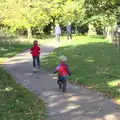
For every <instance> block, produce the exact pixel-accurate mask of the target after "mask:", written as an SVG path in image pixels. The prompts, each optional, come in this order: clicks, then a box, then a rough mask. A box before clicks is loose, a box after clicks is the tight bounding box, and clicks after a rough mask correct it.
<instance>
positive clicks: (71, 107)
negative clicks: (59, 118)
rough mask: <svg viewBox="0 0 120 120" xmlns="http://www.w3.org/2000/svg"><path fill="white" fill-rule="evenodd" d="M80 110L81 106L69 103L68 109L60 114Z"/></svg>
mask: <svg viewBox="0 0 120 120" xmlns="http://www.w3.org/2000/svg"><path fill="white" fill-rule="evenodd" d="M78 108H80V105H76V104H73V103H69V104H68V106H67V107H65V108H64V109H62V110H60V113H66V112H69V111H71V110H74V109H78Z"/></svg>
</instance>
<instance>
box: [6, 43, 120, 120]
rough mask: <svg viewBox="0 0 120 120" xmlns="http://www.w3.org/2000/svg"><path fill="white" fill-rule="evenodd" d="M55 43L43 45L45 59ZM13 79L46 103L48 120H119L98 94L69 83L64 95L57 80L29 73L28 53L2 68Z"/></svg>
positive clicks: (42, 73)
mask: <svg viewBox="0 0 120 120" xmlns="http://www.w3.org/2000/svg"><path fill="white" fill-rule="evenodd" d="M53 45H54V44H52V43H51V45H46V46H42V47H41V48H42V55H41V57H45V56H46V55H48V53H50V52H52V51H53V49H54V48H55V47H52V46H53ZM4 68H5V69H6V70H7V71H9V72H10V73H11V74H12V75H13V76H14V77H15V78H16V81H17V83H20V84H23V85H24V86H25V87H26V88H28V89H29V90H30V91H33V92H35V93H36V94H37V95H38V96H40V97H42V99H44V100H45V102H46V103H47V107H48V112H49V119H48V120H120V109H118V108H117V107H116V105H115V104H114V103H113V102H112V101H111V100H109V99H107V98H104V97H103V96H102V94H101V93H98V92H95V91H91V90H88V89H86V88H84V87H79V86H75V85H72V84H70V83H68V87H67V88H68V91H67V93H62V92H61V91H60V90H59V89H58V86H57V84H56V78H55V77H54V76H53V75H51V74H49V73H46V72H45V71H43V70H40V71H39V72H37V73H36V74H34V73H32V72H31V70H32V59H31V55H30V54H29V51H26V52H24V53H22V54H19V55H17V56H16V57H14V58H11V59H9V61H7V62H6V63H5V65H4Z"/></svg>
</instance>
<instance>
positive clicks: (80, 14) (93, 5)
mask: <svg viewBox="0 0 120 120" xmlns="http://www.w3.org/2000/svg"><path fill="white" fill-rule="evenodd" d="M119 5H120V2H119V0H99V1H97V0H51V1H50V0H11V1H10V0H1V1H0V14H1V16H0V23H3V24H4V25H7V26H10V27H11V28H12V31H13V32H14V31H16V30H17V29H28V28H29V29H31V28H37V29H38V30H39V32H42V31H43V29H44V27H45V26H46V25H48V24H50V25H51V27H54V25H55V24H56V23H60V24H61V25H66V24H67V23H68V22H69V21H71V22H73V23H76V24H79V25H86V24H88V23H94V25H95V27H98V26H100V27H101V26H110V25H111V26H113V24H114V23H115V22H116V21H117V19H118V18H119V16H120V15H119V14H120V13H119V12H120V7H119Z"/></svg>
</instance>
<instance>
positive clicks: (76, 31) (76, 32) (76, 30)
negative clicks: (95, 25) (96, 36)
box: [75, 24, 78, 35]
mask: <svg viewBox="0 0 120 120" xmlns="http://www.w3.org/2000/svg"><path fill="white" fill-rule="evenodd" d="M75 34H76V35H77V34H78V29H77V24H76V25H75Z"/></svg>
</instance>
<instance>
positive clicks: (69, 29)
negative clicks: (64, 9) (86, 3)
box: [66, 22, 72, 41]
mask: <svg viewBox="0 0 120 120" xmlns="http://www.w3.org/2000/svg"><path fill="white" fill-rule="evenodd" d="M66 29H67V40H69V41H72V28H71V23H70V22H68V25H67V27H66Z"/></svg>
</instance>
